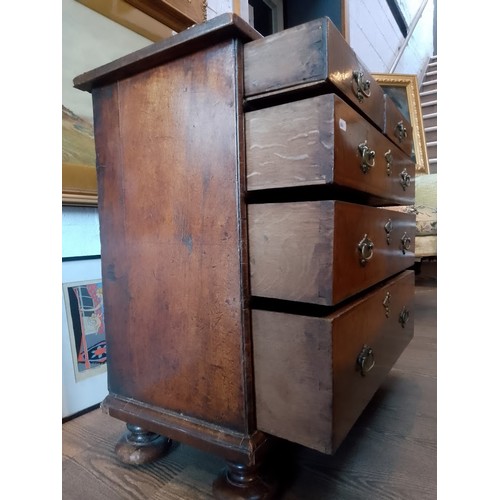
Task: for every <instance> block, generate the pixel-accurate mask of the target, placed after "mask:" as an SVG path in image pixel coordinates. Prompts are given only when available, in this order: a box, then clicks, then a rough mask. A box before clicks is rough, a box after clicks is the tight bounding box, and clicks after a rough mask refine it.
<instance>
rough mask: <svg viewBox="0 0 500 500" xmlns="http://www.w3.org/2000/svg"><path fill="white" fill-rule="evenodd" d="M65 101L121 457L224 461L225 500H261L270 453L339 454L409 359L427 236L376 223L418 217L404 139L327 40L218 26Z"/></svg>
mask: <svg viewBox="0 0 500 500" xmlns="http://www.w3.org/2000/svg"><path fill="white" fill-rule="evenodd" d="M74 83H75V87H77V88H79V89H81V90H86V91H89V92H91V93H92V98H93V105H94V129H95V142H96V156H97V172H98V188H99V220H100V228H101V254H102V255H101V257H102V266H103V269H102V276H103V291H104V303H105V309H106V318H105V320H106V335H107V347H108V388H109V395H108V396H107V398H106V399H105V401H104V402H103V404H102V407H103V409H104V410H105V411H106V412H108V413H109V414H110V415H111V416H113V417H116V418H118V419H121V420H123V421H124V422H126V423H127V427H128V431H127V432H126V433H125V434H124V436H123V438H122V439H121V440H120V442H119V443H118V444H117V448H116V451H117V454H118V455H119V457H120V458H121V460H123V461H124V462H126V463H144V462H146V461H150V460H154V459H155V458H157V457H158V456H161V454H163V453H164V452H166V451H167V449H168V446H169V443H170V439H173V440H178V441H180V442H183V443H186V444H189V445H193V446H197V447H199V448H201V449H204V450H206V451H209V452H211V453H215V454H219V455H222V456H223V457H224V458H225V459H226V461H227V470H226V471H225V472H224V473H223V474H222V475H221V477H220V478H219V479H218V480H217V481H216V482H215V483H214V492H215V495H216V496H217V497H218V498H268V497H269V496H270V495H271V492H272V488H271V486H270V485H269V484H268V483H267V482H266V481H264V480H263V479H262V478H261V477H260V475H259V467H260V464H261V463H262V461H263V460H264V458H265V456H266V453H267V451H268V449H269V447H270V446H271V445H272V443H273V440H275V439H276V438H284V439H288V440H291V441H295V442H297V443H300V444H303V445H305V446H308V447H311V448H314V449H317V450H320V451H322V452H324V453H333V452H334V451H335V450H336V448H337V447H338V446H339V444H340V443H341V442H342V439H343V438H344V437H345V435H346V433H347V432H348V431H349V429H350V428H351V426H352V425H353V424H354V422H355V421H356V419H357V417H358V416H359V414H360V413H361V412H362V410H363V408H364V407H365V405H366V404H367V402H368V401H369V399H370V398H371V396H372V395H373V393H374V392H375V391H376V390H377V388H378V387H379V385H380V383H381V381H382V380H383V378H384V376H385V375H386V374H387V373H388V371H389V370H390V369H391V367H392V365H393V364H394V362H395V360H396V359H397V358H398V356H399V355H400V353H401V352H402V350H403V349H404V348H405V346H406V345H407V344H408V342H409V341H410V340H411V338H412V332H413V317H412V303H413V299H412V293H413V273H412V272H411V271H408V270H407V269H408V268H409V267H410V266H411V265H412V262H413V258H414V253H413V251H414V250H413V249H414V234H415V229H414V224H415V221H414V218H413V216H412V215H408V214H403V213H398V212H394V211H389V210H386V209H384V208H383V207H384V206H388V205H394V204H409V203H411V202H412V200H413V197H414V181H413V176H414V165H413V163H412V162H411V160H410V159H409V156H408V154H407V152H408V149H407V147H408V146H407V137H408V136H410V137H411V134H408V133H407V127H408V124H405V123H404V122H402V120H401V119H400V117H399V116H398V115H397V110H394V109H392V110H391V113H393V114H395V117H391V118H390V119H391V120H392V122H391V121H390V120H389V113H388V112H387V109H390V103H389V104H387V102H386V101H385V98H384V95H383V92H382V90H381V88H380V87H379V86H378V85H377V84H376V83H375V82H373V81H371V80H370V77H369V74H368V72H367V71H366V70H365V69H364V68H363V67H362V66H361V65H360V64H359V62H358V60H357V58H356V56H355V54H354V53H353V52H352V51H351V49H350V48H349V47H348V46H347V44H346V43H345V41H344V40H343V39H342V37H341V35H340V33H339V32H338V31H337V30H336V29H335V28H334V26H333V25H332V23H331V22H330V21H329V20H328V19H326V18H325V19H320V20H317V21H313V22H311V23H307V24H305V25H302V26H299V27H296V28H292V29H290V30H287V31H285V32H281V33H278V34H275V35H272V36H271V37H267V38H262V37H261V36H260V35H259V34H258V33H257V32H256V31H254V30H253V29H252V28H251V27H250V26H249V25H247V24H246V23H245V22H244V21H242V20H241V19H240V18H238V17H237V16H234V15H229V14H227V15H223V16H220V17H218V18H215V19H213V20H211V21H209V22H207V23H203V24H200V25H197V26H194V27H192V28H190V29H188V30H186V31H184V32H181V33H179V34H178V35H176V36H174V37H172V38H171V39H168V40H164V41H163V42H159V43H157V44H154V45H152V46H150V47H146V48H145V49H142V50H140V51H138V52H136V53H134V54H130V55H129V56H126V57H124V58H122V59H119V60H117V61H114V62H112V63H110V64H108V65H106V66H103V67H101V68H97V69H95V70H92V71H90V72H88V73H86V74H83V75H80V76H79V77H77V78H76V79H75V82H74ZM400 122H401V123H402V124H400ZM394 123H395V125H394ZM405 129H406V130H405ZM405 132H406V134H405ZM410 148H411V144H410ZM302 402H304V404H303V403H302Z"/></svg>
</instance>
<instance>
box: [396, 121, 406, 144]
mask: <svg viewBox="0 0 500 500" xmlns="http://www.w3.org/2000/svg"><path fill="white" fill-rule="evenodd" d="M394 135H395V136H396V137H397V138H398V139H399V142H403V139H406V138H407V137H408V132H407V131H406V127H405V126H404V125H403V120H401V121H399V122H398V124H397V125H396V128H395V130H394Z"/></svg>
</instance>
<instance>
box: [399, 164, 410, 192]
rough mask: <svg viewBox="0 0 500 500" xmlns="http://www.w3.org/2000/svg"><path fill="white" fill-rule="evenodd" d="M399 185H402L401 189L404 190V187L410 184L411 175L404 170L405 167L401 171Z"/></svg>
mask: <svg viewBox="0 0 500 500" xmlns="http://www.w3.org/2000/svg"><path fill="white" fill-rule="evenodd" d="M400 177H401V180H400V182H401V186H403V191H406V188H407V187H409V186H410V184H411V175H410V174H409V173H408V172H407V171H406V168H405V169H404V170H403V171H402V172H401V174H400Z"/></svg>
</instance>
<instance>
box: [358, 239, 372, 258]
mask: <svg viewBox="0 0 500 500" xmlns="http://www.w3.org/2000/svg"><path fill="white" fill-rule="evenodd" d="M373 246H374V245H373V242H372V241H371V240H370V238H368V235H367V234H365V235H364V236H363V239H362V240H361V241H360V242H359V243H358V250H359V260H360V262H361V265H362V266H364V265H365V264H366V263H367V262H368V261H369V260H370V259H371V258H372V257H373Z"/></svg>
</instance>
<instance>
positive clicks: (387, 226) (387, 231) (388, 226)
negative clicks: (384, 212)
mask: <svg viewBox="0 0 500 500" xmlns="http://www.w3.org/2000/svg"><path fill="white" fill-rule="evenodd" d="M384 229H385V234H386V236H385V239H386V240H387V244H388V245H390V244H391V231H392V230H393V225H392V220H391V219H388V220H387V222H386V223H385V226H384Z"/></svg>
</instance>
